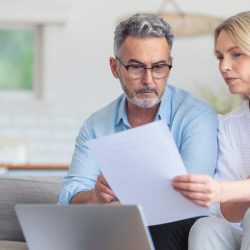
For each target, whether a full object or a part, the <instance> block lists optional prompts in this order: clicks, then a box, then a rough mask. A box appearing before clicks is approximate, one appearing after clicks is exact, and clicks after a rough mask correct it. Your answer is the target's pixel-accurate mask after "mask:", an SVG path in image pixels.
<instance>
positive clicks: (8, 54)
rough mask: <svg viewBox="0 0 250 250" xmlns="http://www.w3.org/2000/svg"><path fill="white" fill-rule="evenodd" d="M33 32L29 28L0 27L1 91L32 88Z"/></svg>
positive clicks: (29, 89) (28, 89)
mask: <svg viewBox="0 0 250 250" xmlns="http://www.w3.org/2000/svg"><path fill="white" fill-rule="evenodd" d="M34 57H35V32H34V30H33V29H31V28H28V27H27V28H26V27H23V28H13V27H12V28H10V27H5V28H0V89H1V91H16V90H24V91H31V90H32V89H33V85H34V82H33V76H34V59H35V58H34Z"/></svg>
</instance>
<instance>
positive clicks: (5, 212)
mask: <svg viewBox="0 0 250 250" xmlns="http://www.w3.org/2000/svg"><path fill="white" fill-rule="evenodd" d="M61 181H62V177H58V176H48V177H47V176H35V177H19V176H18V177H12V176H11V177H7V176H6V177H0V240H7V241H8V240H9V241H25V240H24V236H23V234H22V231H21V228H20V226H19V223H18V220H17V217H16V214H15V210H14V208H15V205H16V204H20V203H56V202H57V195H58V193H59V190H60V187H61Z"/></svg>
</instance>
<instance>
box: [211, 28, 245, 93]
mask: <svg viewBox="0 0 250 250" xmlns="http://www.w3.org/2000/svg"><path fill="white" fill-rule="evenodd" d="M215 55H216V57H217V58H218V60H219V68H220V72H221V75H222V77H223V78H224V80H225V82H226V84H227V85H228V88H229V90H230V92H231V93H232V94H242V95H246V96H248V97H249V98H250V54H249V53H246V52H245V51H243V50H242V49H241V48H239V46H238V44H237V43H236V41H235V40H234V39H233V38H232V37H231V36H230V35H229V33H228V32H226V31H225V30H222V31H221V32H220V33H219V36H218V38H217V40H216V43H215Z"/></svg>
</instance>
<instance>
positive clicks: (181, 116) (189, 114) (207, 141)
mask: <svg viewBox="0 0 250 250" xmlns="http://www.w3.org/2000/svg"><path fill="white" fill-rule="evenodd" d="M155 120H163V121H165V122H166V124H167V125H168V126H169V128H170V131H171V133H172V135H173V138H174V141H175V143H176V145H177V148H178V150H179V152H180V155H181V157H182V159H183V161H184V164H185V166H186V168H187V171H188V172H189V173H200V174H209V175H213V174H214V171H215V166H216V161H217V116H216V113H215V111H214V110H213V109H212V108H211V107H210V106H209V105H208V104H206V103H204V102H202V101H200V100H198V99H197V98H195V97H193V96H192V95H191V94H189V93H188V92H186V91H184V90H181V89H178V88H176V87H173V86H171V85H168V86H167V88H166V90H165V93H164V95H163V98H162V101H161V104H160V107H159V109H158V112H157V115H156V117H155ZM130 128H131V125H130V124H129V122H128V119H127V113H126V97H125V96H124V95H121V96H120V97H118V98H117V99H116V100H115V101H113V102H112V103H110V104H109V105H108V106H106V107H104V108H102V109H101V110H99V111H97V112H95V113H94V114H93V115H91V116H90V117H89V118H88V119H87V120H86V121H85V123H84V125H83V127H82V128H81V130H80V132H79V135H78V137H77V139H76V145H75V151H74V154H73V158H72V163H71V166H70V168H69V171H68V175H67V176H66V177H65V178H64V182H63V185H62V189H61V192H60V194H59V200H58V202H59V203H60V204H68V203H70V200H71V199H72V197H73V196H74V195H75V194H76V193H78V192H81V191H88V190H91V189H93V188H94V186H95V182H96V179H97V176H98V175H99V174H100V168H99V167H98V165H97V163H96V161H95V160H94V159H93V158H92V157H91V155H90V152H89V149H88V147H87V144H86V142H87V140H90V139H94V138H98V137H101V136H105V135H109V134H113V133H116V132H119V131H124V130H127V129H130ZM162 154H164V152H162Z"/></svg>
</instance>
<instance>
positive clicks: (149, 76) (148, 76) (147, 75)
mask: <svg viewBox="0 0 250 250" xmlns="http://www.w3.org/2000/svg"><path fill="white" fill-rule="evenodd" d="M143 82H144V83H145V84H148V83H153V82H154V78H153V71H152V69H145V72H144V75H143Z"/></svg>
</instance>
